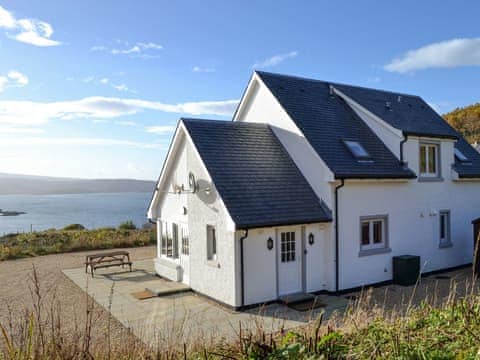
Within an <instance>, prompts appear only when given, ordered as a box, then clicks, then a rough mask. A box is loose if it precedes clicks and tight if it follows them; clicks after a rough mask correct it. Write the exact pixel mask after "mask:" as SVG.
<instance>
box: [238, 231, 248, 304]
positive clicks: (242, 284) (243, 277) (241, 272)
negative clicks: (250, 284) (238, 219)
mask: <svg viewBox="0 0 480 360" xmlns="http://www.w3.org/2000/svg"><path fill="white" fill-rule="evenodd" d="M247 237H248V229H247V230H245V234H244V235H243V236H242V237H241V238H240V287H241V288H242V289H241V290H242V305H241V306H242V307H243V306H244V305H245V276H244V269H243V267H244V265H243V240H245V239H246V238H247Z"/></svg>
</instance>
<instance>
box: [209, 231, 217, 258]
mask: <svg viewBox="0 0 480 360" xmlns="http://www.w3.org/2000/svg"><path fill="white" fill-rule="evenodd" d="M217 239H218V237H217V229H216V228H215V226H213V225H207V260H208V261H215V260H217V252H218V241H217Z"/></svg>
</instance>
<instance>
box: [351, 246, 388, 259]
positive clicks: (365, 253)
mask: <svg viewBox="0 0 480 360" xmlns="http://www.w3.org/2000/svg"><path fill="white" fill-rule="evenodd" d="M391 251H392V249H390V248H389V247H386V248H380V249H369V250H360V251H359V253H358V256H359V257H363V256H370V255H378V254H386V253H389V252H391Z"/></svg>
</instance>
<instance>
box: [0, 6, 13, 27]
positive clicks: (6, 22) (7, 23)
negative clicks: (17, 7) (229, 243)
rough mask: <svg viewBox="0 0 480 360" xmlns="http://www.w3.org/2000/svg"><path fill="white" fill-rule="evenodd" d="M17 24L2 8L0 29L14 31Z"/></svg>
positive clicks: (0, 9)
mask: <svg viewBox="0 0 480 360" xmlns="http://www.w3.org/2000/svg"><path fill="white" fill-rule="evenodd" d="M16 24H17V22H16V20H15V18H14V17H13V15H12V14H11V13H10V12H9V11H7V10H6V9H4V8H3V7H1V6H0V28H1V27H3V28H6V29H14V28H15V27H16V26H17V25H16Z"/></svg>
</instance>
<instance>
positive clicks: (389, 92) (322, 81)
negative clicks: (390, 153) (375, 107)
mask: <svg viewBox="0 0 480 360" xmlns="http://www.w3.org/2000/svg"><path fill="white" fill-rule="evenodd" d="M255 72H256V73H257V74H260V75H261V74H266V75H273V76H279V77H286V78H291V79H297V80H306V81H312V82H318V83H323V84H328V85H333V86H349V87H352V88H357V89H364V90H370V91H380V92H383V93H387V94H393V95H402V96H411V97H415V98H420V99H421V97H420V96H419V95H414V94H407V93H403V92H394V91H390V90H384V89H377V88H371V87H366V86H360V85H353V84H345V83H340V82H335V81H327V80H320V79H312V78H308V77H304V76H298V75H289V74H281V73H274V72H269V71H259V70H255Z"/></svg>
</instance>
